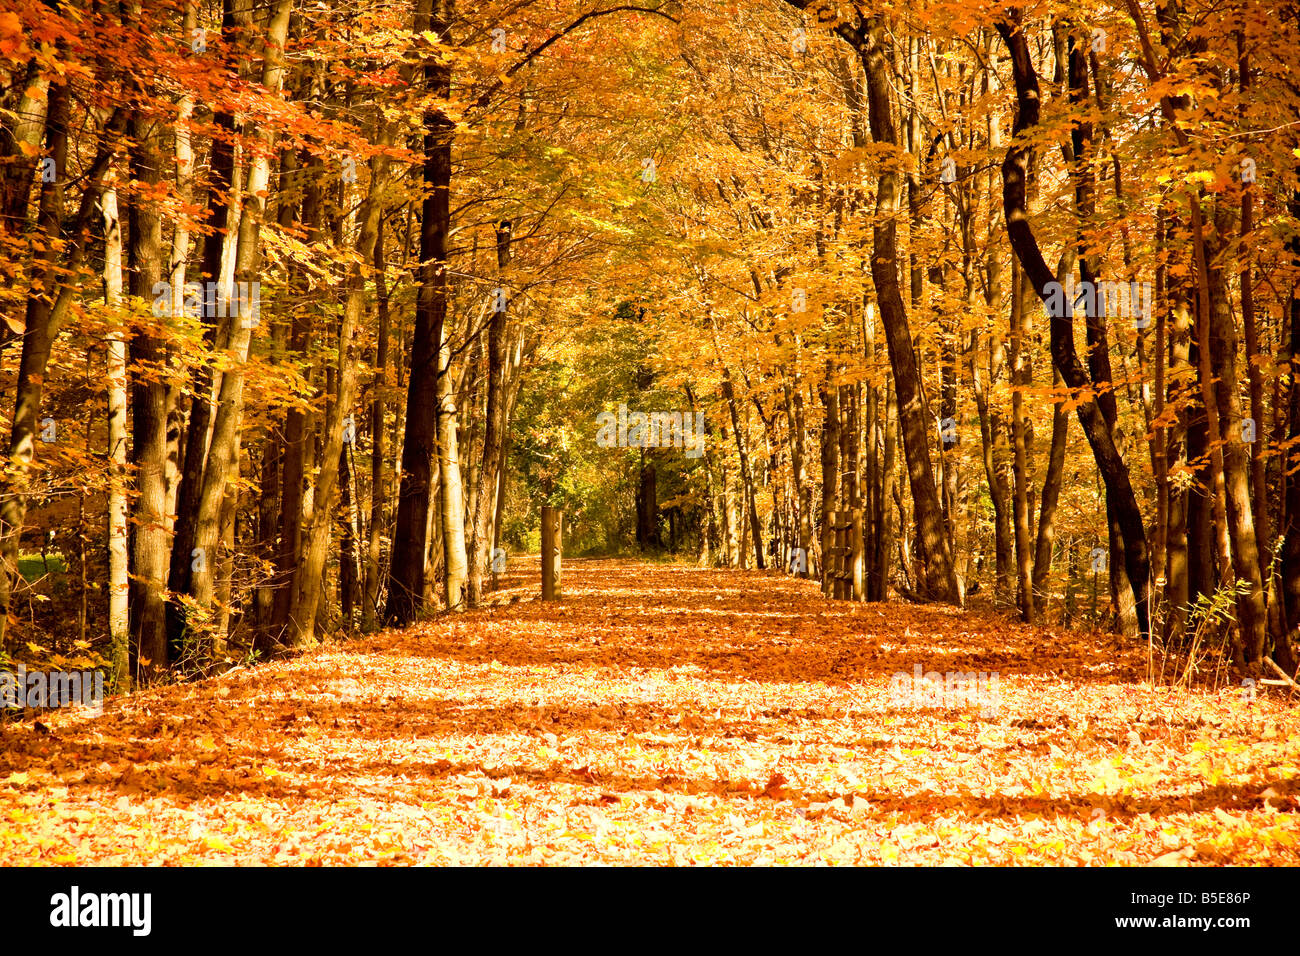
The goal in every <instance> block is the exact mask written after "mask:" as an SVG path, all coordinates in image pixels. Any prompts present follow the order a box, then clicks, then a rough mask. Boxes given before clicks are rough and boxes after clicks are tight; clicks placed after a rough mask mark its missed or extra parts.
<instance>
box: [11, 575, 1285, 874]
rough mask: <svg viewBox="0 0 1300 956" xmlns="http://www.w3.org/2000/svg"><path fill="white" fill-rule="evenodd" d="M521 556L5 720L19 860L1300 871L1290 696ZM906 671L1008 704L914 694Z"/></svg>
mask: <svg viewBox="0 0 1300 956" xmlns="http://www.w3.org/2000/svg"><path fill="white" fill-rule="evenodd" d="M527 563H528V567H529V568H531V569H534V570H533V573H531V574H528V573H524V572H521V571H518V570H515V569H512V573H511V574H509V575H508V576H507V580H506V581H505V582H504V583H505V585H506V588H505V590H503V591H502V592H498V593H497V594H496V595H493V599H494V600H495V601H502V602H509V601H510V599H511V598H516V599H517V603H503V604H501V605H499V606H494V607H491V608H485V609H482V610H478V611H474V612H471V613H467V614H463V615H459V616H455V617H451V616H442V617H439V618H437V619H436V620H433V621H429V622H426V623H423V624H420V625H419V626H417V627H414V628H411V629H409V630H406V631H387V632H384V633H381V634H377V635H374V636H371V637H367V638H363V639H358V640H354V641H351V642H348V643H346V644H337V645H331V646H329V647H325V648H320V649H316V650H312V651H309V652H307V653H304V654H302V655H300V656H297V657H295V658H293V659H291V660H285V661H278V662H273V663H269V664H265V665H260V666H256V667H250V668H241V669H237V670H235V671H232V672H230V673H227V674H225V675H222V676H221V677H218V678H214V679H211V680H207V681H203V682H200V683H196V684H189V685H179V686H171V687H163V688H158V689H155V690H151V691H149V692H146V693H143V694H139V695H137V696H134V697H131V698H127V699H119V700H115V701H112V702H110V704H109V705H108V707H107V708H106V710H105V713H104V714H103V715H102V716H100V717H97V718H87V717H85V716H79V715H76V714H71V713H60V714H56V715H52V716H51V717H49V718H48V719H47V720H46V722H47V723H48V724H49V732H39V731H38V730H37V729H36V728H34V727H33V725H32V724H30V723H28V724H21V725H10V726H8V727H5V728H3V729H2V730H0V863H2V864H13V863H74V862H75V863H82V864H87V863H109V864H130V863H204V862H210V863H232V862H238V863H291V864H293V863H327V864H333V863H355V862H363V861H369V862H384V863H421V862H430V863H446V862H452V863H460V862H489V863H503V862H511V863H513V862H550V863H567V862H596V861H607V862H663V863H668V862H673V863H693V862H698V863H715V862H733V861H734V862H811V861H816V860H826V861H831V862H849V863H856V862H871V863H895V862H897V863H941V862H958V863H1068V862H1088V863H1104V862H1109V861H1118V862H1123V863H1149V862H1152V861H1158V862H1161V863H1182V862H1192V863H1256V862H1287V863H1291V864H1295V863H1298V862H1300V812H1297V809H1298V808H1300V800H1298V795H1300V717H1298V716H1297V710H1296V709H1295V708H1287V707H1286V706H1285V705H1283V704H1282V703H1281V702H1279V701H1275V700H1265V699H1264V698H1263V697H1262V696H1261V698H1260V699H1259V700H1257V701H1254V702H1251V701H1247V700H1244V699H1243V698H1242V695H1241V694H1240V693H1239V692H1238V691H1236V690H1235V689H1230V690H1225V691H1223V692H1222V693H1219V694H1217V695H1214V694H1209V693H1193V694H1182V693H1177V692H1173V691H1165V690H1160V691H1156V692H1152V691H1150V690H1147V689H1146V688H1144V687H1143V686H1142V685H1141V684H1140V677H1141V673H1142V670H1143V667H1144V660H1143V658H1144V649H1134V650H1130V651H1126V652H1117V651H1116V650H1115V649H1114V645H1113V643H1112V642H1111V640H1110V639H1109V638H1105V637H1098V636H1095V635H1094V636H1086V635H1076V634H1072V633H1070V632H1062V631H1059V630H1045V629H1040V628H1031V627H1025V626H1021V625H1016V624H1012V623H1009V622H1008V621H1007V620H1006V619H1004V618H1002V617H999V616H995V615H990V614H979V613H973V612H961V611H958V610H954V609H951V608H941V607H915V606H909V605H903V604H890V605H876V604H850V603H846V602H835V603H831V602H827V601H825V600H824V599H823V598H822V596H821V594H820V592H819V590H818V588H817V585H816V583H815V582H811V581H798V580H795V579H793V578H789V577H786V576H784V575H780V574H776V573H771V572H769V573H760V572H741V571H730V570H712V569H697V568H689V567H683V566H673V565H656V564H644V563H639V562H634V561H621V560H591V561H583V560H566V562H565V566H564V580H563V590H564V600H563V601H562V602H560V603H554V604H549V603H548V604H543V603H542V602H540V601H537V600H534V599H533V598H534V596H535V595H536V594H537V592H538V576H537V574H536V573H535V568H536V558H535V557H534V558H533V559H531V560H530V561H528V562H527ZM522 564H523V559H521V566H522ZM916 665H920V666H921V668H922V669H923V671H925V672H929V671H938V672H942V673H946V672H948V671H954V672H955V671H976V672H979V671H984V672H993V671H996V672H997V674H998V680H997V683H996V694H997V696H998V698H999V701H998V704H997V706H996V707H994V706H992V701H991V699H990V698H991V696H992V694H993V693H994V688H993V686H992V685H991V684H990V685H982V686H980V687H979V688H978V689H979V692H980V696H979V699H975V700H968V699H965V698H964V697H963V696H962V692H961V691H960V690H959V689H958V688H957V687H954V688H953V689H952V690H953V693H952V694H951V695H950V696H949V697H947V698H946V699H943V700H936V699H933V698H931V697H929V696H927V695H926V694H925V693H924V692H922V693H921V694H919V695H918V696H915V697H909V698H908V699H903V698H902V697H900V693H901V691H902V690H907V691H908V693H911V690H912V689H913V685H912V684H911V682H910V679H909V681H908V683H907V684H906V685H903V686H901V687H900V686H895V687H893V688H892V690H891V677H892V675H894V674H895V673H896V672H900V671H902V672H905V673H907V674H908V675H909V676H910V674H911V672H912V670H913V668H914V667H915V666H916ZM921 690H922V691H924V690H925V688H924V687H922V688H921ZM945 693H948V692H947V690H946V689H945Z"/></svg>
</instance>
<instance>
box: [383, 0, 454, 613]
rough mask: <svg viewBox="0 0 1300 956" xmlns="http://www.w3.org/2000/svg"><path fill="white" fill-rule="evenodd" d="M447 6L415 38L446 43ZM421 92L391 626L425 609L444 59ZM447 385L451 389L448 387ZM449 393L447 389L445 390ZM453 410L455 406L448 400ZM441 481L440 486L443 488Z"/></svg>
mask: <svg viewBox="0 0 1300 956" xmlns="http://www.w3.org/2000/svg"><path fill="white" fill-rule="evenodd" d="M449 7H450V4H449V2H448V0H418V3H417V8H416V15H415V32H416V33H417V34H419V33H421V32H423V31H426V30H433V31H434V32H435V33H437V34H438V35H439V36H440V37H442V38H444V40H445V38H446V35H447V28H448V23H449V16H450V8H449ZM424 85H425V90H426V91H427V92H428V93H429V94H431V95H432V96H433V97H434V104H435V105H434V106H432V107H430V108H429V109H428V110H427V111H426V112H425V114H424V155H425V162H424V185H425V190H426V192H425V197H424V202H423V206H422V208H421V216H420V266H419V269H418V276H419V291H418V294H417V298H416V306H415V332H414V336H413V338H412V341H411V375H410V380H409V383H408V387H407V399H406V430H405V436H404V440H403V443H402V476H401V483H400V486H399V489H398V496H397V523H396V529H395V532H394V535H393V553H392V559H391V562H390V565H391V566H390V570H389V583H388V603H387V606H386V608H385V612H384V616H385V618H386V619H387V621H388V622H389V623H390V624H395V625H399V626H401V625H406V624H410V623H411V622H412V621H413V620H415V617H416V615H417V613H418V612H419V611H420V609H421V607H422V605H423V603H424V593H425V552H426V547H427V540H426V536H427V534H428V528H429V515H430V511H431V510H433V493H434V491H433V486H432V485H431V483H430V479H431V478H432V470H433V459H434V456H435V454H436V455H439V456H440V457H441V456H445V454H446V450H445V449H444V448H441V447H439V444H438V437H439V436H438V424H439V422H438V419H439V414H440V410H441V409H442V404H443V403H442V396H443V394H444V390H443V388H442V386H441V385H440V384H439V383H440V379H441V376H440V374H439V373H440V364H441V362H440V354H441V352H442V348H443V337H444V330H443V326H444V325H445V323H446V319H447V232H448V230H449V229H450V216H451V212H450V205H449V201H448V200H449V191H450V187H451V143H452V137H453V136H454V134H455V124H454V123H453V122H452V121H451V119H450V118H449V117H448V116H447V113H446V109H445V106H444V105H443V104H445V103H446V101H447V100H448V98H449V97H450V95H451V64H450V60H445V59H443V58H440V57H436V56H432V55H431V56H430V57H429V58H428V60H426V62H425V65H424ZM448 385H450V382H448ZM445 391H446V393H447V394H450V388H447V389H446V390H445ZM452 404H453V408H454V400H453V403H452ZM447 480H448V479H447V477H446V475H445V474H444V476H443V478H442V481H447Z"/></svg>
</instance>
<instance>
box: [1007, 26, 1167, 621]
mask: <svg viewBox="0 0 1300 956" xmlns="http://www.w3.org/2000/svg"><path fill="white" fill-rule="evenodd" d="M997 28H998V32H999V33H1000V34H1001V36H1002V39H1003V41H1004V42H1005V43H1006V44H1007V48H1008V50H1009V51H1010V52H1011V63H1012V71H1013V76H1014V79H1015V85H1016V100H1017V109H1016V124H1015V136H1014V138H1013V142H1012V144H1011V146H1010V147H1009V148H1008V150H1007V156H1006V159H1005V160H1004V162H1003V164H1002V189H1003V214H1004V217H1005V219H1006V223H1007V231H1008V233H1009V234H1010V237H1011V245H1012V248H1013V249H1014V250H1015V252H1016V257H1017V259H1019V261H1020V265H1021V267H1022V268H1023V269H1024V274H1025V277H1026V278H1027V279H1028V280H1029V282H1030V283H1031V285H1032V286H1033V288H1034V290H1035V291H1036V292H1037V293H1038V295H1039V297H1040V298H1041V299H1042V300H1043V302H1044V303H1045V304H1048V305H1049V309H1050V310H1051V311H1053V312H1054V314H1053V315H1052V316H1051V323H1050V329H1051V350H1052V359H1053V361H1054V363H1055V364H1056V367H1057V368H1058V369H1059V370H1060V372H1061V377H1062V378H1063V379H1064V380H1065V384H1066V385H1067V386H1068V387H1069V388H1070V390H1071V391H1072V393H1073V394H1074V395H1075V396H1078V397H1079V398H1081V399H1085V400H1082V401H1079V403H1078V405H1077V413H1078V416H1079V422H1080V424H1081V425H1082V426H1083V431H1084V435H1085V436H1086V437H1087V439H1088V443H1089V445H1091V446H1092V451H1093V456H1094V457H1095V459H1096V461H1097V468H1098V470H1099V471H1100V473H1101V476H1102V480H1103V481H1104V482H1105V484H1106V488H1107V494H1108V495H1109V496H1110V498H1111V499H1112V500H1113V501H1114V502H1115V510H1116V518H1117V520H1118V522H1119V526H1120V529H1121V533H1122V535H1123V540H1124V561H1125V565H1126V570H1127V573H1128V578H1129V581H1130V582H1131V583H1132V585H1133V587H1134V588H1135V590H1136V591H1137V594H1136V612H1137V619H1138V624H1139V629H1140V632H1141V633H1142V634H1146V633H1148V630H1149V626H1150V617H1149V603H1148V596H1149V591H1150V569H1149V560H1148V556H1147V543H1146V527H1145V525H1144V524H1143V520H1142V512H1141V509H1140V508H1139V507H1138V504H1137V496H1136V494H1135V493H1134V491H1133V486H1132V483H1131V482H1130V480H1129V473H1128V466H1127V465H1126V464H1125V463H1124V460H1123V458H1122V457H1121V456H1120V454H1119V450H1118V449H1117V448H1116V447H1115V442H1114V436H1113V434H1112V432H1111V429H1110V426H1109V425H1108V424H1107V422H1106V419H1105V416H1104V415H1103V413H1102V411H1101V409H1100V408H1099V407H1098V403H1097V401H1096V399H1095V398H1085V396H1087V395H1088V394H1089V393H1090V392H1091V390H1092V387H1093V386H1092V381H1091V379H1090V377H1089V375H1088V372H1087V371H1086V370H1085V369H1084V367H1083V365H1082V363H1080V362H1079V357H1078V354H1077V353H1076V351H1075V347H1074V322H1073V316H1072V312H1071V309H1070V308H1069V304H1068V303H1065V306H1066V307H1065V308H1060V307H1059V305H1060V303H1058V307H1057V308H1054V309H1053V308H1051V301H1052V298H1051V292H1050V289H1049V287H1050V286H1051V284H1052V283H1053V282H1054V281H1055V276H1054V275H1053V274H1052V271H1051V270H1050V269H1049V268H1048V267H1047V263H1046V262H1044V261H1043V255H1042V252H1041V251H1040V250H1039V247H1038V241H1037V239H1036V238H1035V237H1034V233H1033V229H1032V228H1031V226H1030V223H1029V215H1028V210H1027V209H1026V206H1025V166H1026V162H1025V160H1026V150H1027V146H1026V145H1025V143H1024V141H1023V139H1022V137H1023V136H1024V134H1025V133H1026V132H1027V131H1028V130H1030V129H1032V128H1033V127H1035V126H1037V125H1038V112H1039V102H1040V98H1039V87H1038V75H1037V73H1036V71H1035V70H1034V66H1033V62H1032V61H1031V59H1030V54H1029V44H1028V41H1027V40H1026V37H1025V34H1024V32H1023V30H1022V28H1021V13H1020V11H1019V9H1012V10H1010V11H1008V15H1007V18H1006V19H1004V20H1002V21H999V23H998V25H997ZM1055 298H1057V299H1059V298H1062V297H1061V296H1059V295H1058V296H1056V297H1055Z"/></svg>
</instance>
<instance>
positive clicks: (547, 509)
mask: <svg viewBox="0 0 1300 956" xmlns="http://www.w3.org/2000/svg"><path fill="white" fill-rule="evenodd" d="M563 526H564V512H563V511H561V510H560V509H559V508H552V507H551V506H550V505H542V600H543V601H558V600H559V599H560V558H561V555H562V549H561V545H562V543H563Z"/></svg>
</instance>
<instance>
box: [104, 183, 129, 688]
mask: <svg viewBox="0 0 1300 956" xmlns="http://www.w3.org/2000/svg"><path fill="white" fill-rule="evenodd" d="M100 205H101V208H102V211H103V216H104V305H105V306H106V307H107V309H108V313H109V316H108V322H109V327H110V328H112V329H113V330H114V331H113V332H110V333H109V336H108V349H107V378H108V464H109V488H108V639H109V646H110V648H111V650H110V652H109V659H110V661H111V662H112V668H113V680H114V683H115V684H116V685H117V686H118V687H119V688H120V689H122V690H126V689H127V688H129V687H130V680H131V671H130V662H129V660H128V657H129V653H130V644H131V627H130V619H129V614H128V608H129V604H128V600H127V598H128V594H129V591H130V582H129V578H128V574H129V570H130V569H129V563H130V562H129V558H130V555H129V552H128V539H129V535H128V533H127V496H126V492H127V478H126V451H127V429H126V394H127V377H126V339H125V337H124V336H123V334H122V332H121V329H122V328H123V323H122V321H121V315H120V310H121V308H122V224H121V222H120V221H119V219H118V212H117V189H116V188H115V187H109V188H107V189H105V190H104V197H103V199H102V200H101V203H100Z"/></svg>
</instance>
